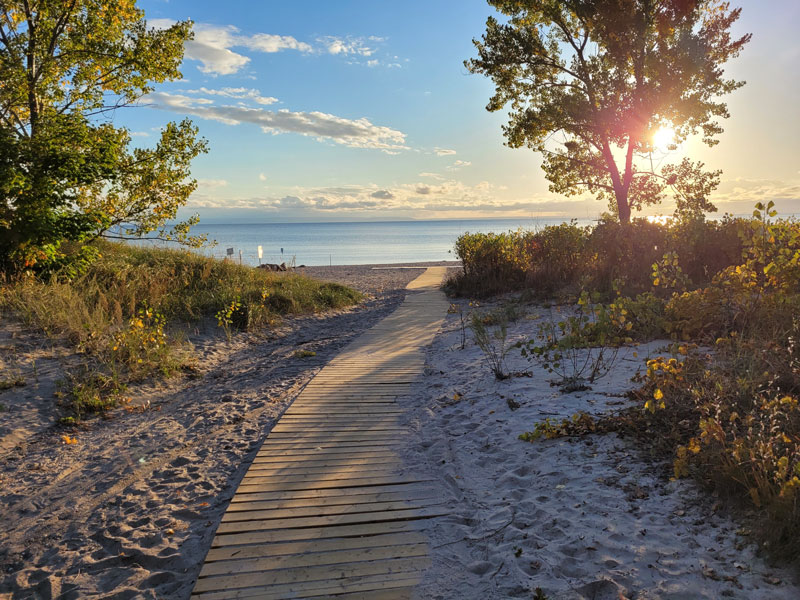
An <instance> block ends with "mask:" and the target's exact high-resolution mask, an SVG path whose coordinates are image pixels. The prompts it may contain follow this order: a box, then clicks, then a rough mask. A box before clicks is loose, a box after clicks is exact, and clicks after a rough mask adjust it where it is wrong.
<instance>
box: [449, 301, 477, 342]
mask: <svg viewBox="0 0 800 600" xmlns="http://www.w3.org/2000/svg"><path fill="white" fill-rule="evenodd" d="M469 304H470V306H472V302H470V303H469ZM447 313H448V314H451V315H458V319H459V321H460V324H461V349H462V350H463V349H464V348H466V347H467V316H466V315H465V314H464V309H463V307H462V306H461V305H460V304H451V305H450V306H449V307H448V309H447Z"/></svg>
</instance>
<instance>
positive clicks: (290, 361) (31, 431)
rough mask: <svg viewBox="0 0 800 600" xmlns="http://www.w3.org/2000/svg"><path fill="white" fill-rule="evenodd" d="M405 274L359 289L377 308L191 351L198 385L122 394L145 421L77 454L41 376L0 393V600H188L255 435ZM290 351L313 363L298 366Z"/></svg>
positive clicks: (388, 301)
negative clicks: (196, 358) (1, 449)
mask: <svg viewBox="0 0 800 600" xmlns="http://www.w3.org/2000/svg"><path fill="white" fill-rule="evenodd" d="M364 273H365V275H364V278H368V272H367V271H365V272H364ZM416 274H418V273H416V271H394V272H391V273H390V274H385V275H383V276H382V277H381V278H379V280H376V281H368V280H365V279H364V278H362V280H361V281H360V282H359V283H360V287H361V289H362V290H364V291H367V292H369V293H372V294H374V297H373V298H372V299H371V300H369V301H367V302H366V303H365V304H363V305H362V306H360V307H358V308H355V309H351V310H345V311H340V312H338V313H336V314H330V315H324V316H314V317H303V318H297V319H293V320H291V321H287V322H286V323H285V324H284V325H283V326H282V327H280V328H279V329H278V330H277V331H275V332H273V333H271V334H270V335H268V336H253V335H241V336H239V337H238V338H237V339H236V340H235V341H234V343H233V344H231V345H228V344H227V343H225V342H224V341H221V340H220V338H219V337H218V336H217V337H215V338H206V339H205V340H204V341H203V340H199V341H198V345H197V350H198V354H199V355H200V365H201V369H200V372H199V373H197V376H196V378H194V379H188V378H186V379H182V380H177V381H172V382H168V383H166V384H164V385H159V386H141V387H139V388H136V389H133V390H131V391H132V392H133V394H134V401H135V402H134V404H138V405H142V406H146V407H148V408H147V409H144V410H138V409H137V410H135V411H131V412H127V411H125V410H121V409H120V410H116V411H114V412H112V413H111V414H110V415H109V419H108V420H100V419H95V420H90V421H87V422H86V423H85V425H84V426H83V427H82V428H81V429H79V430H77V431H76V432H74V435H75V436H76V437H77V439H78V442H77V443H76V444H74V445H69V446H67V445H63V444H61V442H60V436H61V433H63V431H62V430H60V429H58V428H56V427H54V426H53V425H52V420H50V418H51V416H52V403H53V399H52V397H46V396H47V395H46V394H45V393H44V392H45V391H46V390H45V389H44V388H45V387H46V386H47V385H51V384H52V377H51V378H50V379H47V378H46V377H45V376H44V374H41V373H40V381H39V383H37V384H34V383H31V384H30V385H31V387H30V388H28V389H29V390H33V391H32V392H31V394H32V396H31V398H32V399H29V400H30V401H29V400H26V401H25V402H22V401H19V400H18V398H19V397H20V396H19V395H18V392H19V389H12V390H6V391H4V392H2V393H0V403H2V404H3V406H4V407H8V410H6V411H4V412H3V421H2V422H3V426H4V427H5V428H6V431H7V435H9V436H16V438H15V439H17V438H19V437H23V438H24V441H23V442H22V443H18V444H16V445H13V444H10V445H13V446H14V447H13V449H12V450H11V451H10V452H6V453H4V454H2V455H0V523H2V526H1V527H2V529H0V573H1V575H0V577H2V579H0V597H3V595H6V596H8V597H10V598H55V597H58V598H65V599H68V598H86V597H112V596H113V597H114V598H134V597H135V598H185V597H188V595H189V592H190V590H191V586H192V584H193V582H194V580H195V578H196V576H197V573H198V572H199V569H200V566H201V564H202V560H203V557H204V556H205V553H206V551H207V549H208V547H209V544H210V541H211V538H212V536H213V532H214V529H215V528H216V526H217V524H218V522H219V519H220V517H221V516H222V513H223V512H224V510H225V507H226V506H227V503H228V500H229V499H230V497H231V495H232V494H233V491H234V490H235V489H236V486H237V485H238V482H239V480H240V479H241V477H242V476H243V474H244V471H245V470H246V467H247V465H248V464H249V462H250V461H251V460H252V457H253V456H254V454H255V450H256V449H257V448H258V446H259V445H260V443H261V441H262V440H263V438H264V436H265V435H266V433H267V432H269V430H270V428H271V427H272V425H273V424H274V423H275V421H276V420H277V418H278V417H279V416H280V415H281V414H282V413H283V411H284V410H285V409H286V407H287V406H288V405H289V404H290V402H291V401H292V399H293V398H294V397H295V396H296V395H297V393H298V392H299V391H300V390H301V389H302V387H303V386H304V385H305V384H306V382H307V381H308V380H309V379H310V378H311V377H312V376H313V375H314V374H315V373H316V372H317V371H318V370H319V369H320V368H321V367H322V366H323V365H324V364H325V363H326V362H327V361H328V360H329V359H330V358H332V357H333V356H335V355H336V354H337V353H338V352H339V350H340V349H341V348H342V347H344V346H345V345H346V344H347V343H348V342H349V341H350V340H352V339H353V338H354V337H355V336H357V335H358V334H359V333H360V332H361V331H363V330H364V329H366V328H368V327H370V326H371V325H372V324H374V323H375V322H377V321H378V320H379V319H381V318H382V317H383V316H385V315H386V314H388V312H390V311H391V310H393V309H394V307H395V306H397V304H398V302H399V301H400V300H401V299H402V298H403V297H404V291H403V290H402V288H403V287H404V286H405V285H406V283H407V282H408V281H409V280H410V279H413V277H415V276H416ZM10 326H11V325H9V324H8V323H7V322H4V323H2V327H3V328H5V327H10ZM8 343H9V344H15V343H16V338H15V339H14V340H12V341H10V342H8ZM14 348H20V346H14ZM298 349H304V350H313V351H315V352H316V356H314V357H310V358H295V356H294V353H295V352H296V351H297V350H298ZM5 352H10V351H8V350H7V347H6V348H4V355H3V356H4V357H6V356H7V354H5ZM15 352H16V351H15ZM17 355H18V356H22V353H21V352H18V353H17ZM17 362H18V364H21V365H22V369H23V371H24V369H25V368H29V367H30V365H28V367H26V366H25V363H24V360H22V359H21V358H20V360H18V361H17ZM61 365H62V367H63V366H65V365H66V366H67V367H68V366H69V360H65V361H63V362H62V363H61ZM55 371H56V375H58V373H57V371H58V369H56V370H55ZM61 373H62V374H63V370H62V371H61ZM27 374H28V375H30V376H31V377H30V378H29V381H31V382H33V381H34V378H33V377H32V373H27ZM35 386H40V388H38V389H33V388H34V387H35ZM26 387H27V386H26ZM20 389H22V390H25V389H26V388H20ZM26 393H27V392H26ZM36 397H38V400H37V399H36ZM31 402H34V404H35V402H38V406H36V405H34V406H31ZM35 415H39V416H38V417H37V418H38V419H39V420H38V421H36V419H33V416H35ZM14 419H17V420H18V422H19V423H20V426H22V425H24V429H25V431H24V434H23V435H22V436H17V434H15V433H14V432H15V431H16V430H18V429H19V427H17V428H15V427H14ZM109 595H112V596H109Z"/></svg>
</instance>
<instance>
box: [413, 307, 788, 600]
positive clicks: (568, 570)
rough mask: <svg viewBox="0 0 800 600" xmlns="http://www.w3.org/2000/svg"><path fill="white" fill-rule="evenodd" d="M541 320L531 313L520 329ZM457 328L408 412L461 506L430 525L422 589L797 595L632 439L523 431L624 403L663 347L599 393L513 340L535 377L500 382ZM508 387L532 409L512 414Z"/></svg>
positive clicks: (475, 593)
mask: <svg viewBox="0 0 800 600" xmlns="http://www.w3.org/2000/svg"><path fill="white" fill-rule="evenodd" d="M465 310H469V309H468V308H466V307H465ZM535 310H538V311H539V312H540V313H542V312H547V311H544V310H543V309H535ZM534 330H535V323H534V322H533V321H531V320H521V321H520V322H518V323H516V324H513V325H512V326H511V327H510V328H509V339H510V340H511V341H512V342H514V341H517V340H518V339H521V338H523V337H524V336H526V335H530V334H532V333H533V332H534ZM460 337H461V333H460V324H459V321H458V316H457V315H449V316H448V319H447V321H446V324H445V327H444V330H443V333H441V334H440V335H439V336H438V337H437V339H436V340H435V341H434V344H433V346H432V348H431V349H430V351H429V353H428V367H427V369H426V376H425V377H424V378H422V380H421V381H420V383H419V385H418V386H417V394H416V395H415V396H414V399H413V401H412V405H411V412H410V413H409V417H408V419H409V423H410V424H411V425H412V427H413V428H414V430H415V435H414V439H413V442H412V443H411V444H410V445H409V447H408V448H407V450H406V452H405V456H406V459H407V460H408V462H409V466H410V468H411V469H412V470H414V471H415V472H420V473H423V474H425V473H427V474H429V475H431V476H433V477H434V478H436V479H438V480H439V481H441V484H442V485H441V487H442V493H443V494H444V496H445V497H446V498H447V501H448V503H449V505H450V506H451V508H452V514H451V516H449V517H447V518H443V519H438V520H437V522H436V523H435V525H434V527H433V530H432V546H433V557H432V558H433V565H434V566H433V568H432V569H431V571H430V572H429V573H428V575H427V577H426V580H425V582H424V585H423V586H422V587H421V588H420V590H419V593H418V597H419V598H425V599H428V598H459V599H464V600H467V599H475V600H483V599H487V598H531V597H532V596H533V590H534V589H535V588H536V587H541V588H542V590H543V591H544V592H545V593H546V594H547V597H548V598H550V599H555V598H558V599H561V598H564V599H567V598H569V599H572V598H575V599H578V598H585V599H597V600H600V599H614V600H619V599H621V598H628V599H634V598H635V599H639V600H643V599H655V598H663V599H674V600H677V599H686V600H688V599H696V598H709V599H710V598H726V597H727V598H742V599H748V600H753V599H787V600H788V599H795V600H796V599H797V598H800V588H798V587H795V586H794V585H792V584H791V583H790V581H791V576H790V574H789V573H787V572H786V571H782V570H780V569H777V568H772V567H769V566H767V565H766V564H765V562H764V561H762V560H761V559H760V558H758V557H756V556H755V554H754V548H753V547H752V546H751V545H747V540H746V539H741V538H739V537H737V535H736V530H737V528H738V527H739V526H738V525H736V524H734V523H733V522H732V521H731V520H730V519H728V518H726V516H724V515H722V514H720V513H718V512H714V508H718V507H714V506H713V505H714V502H713V498H709V497H708V496H707V495H705V494H703V493H702V492H701V491H699V490H697V489H696V488H695V487H694V486H693V484H692V483H690V482H689V481H685V480H684V481H679V482H672V483H670V482H669V481H668V480H667V479H666V478H664V477H661V475H663V471H659V470H658V469H657V468H656V467H654V466H651V465H647V464H645V462H643V460H642V458H641V455H640V454H639V452H638V451H637V449H636V448H635V447H634V446H633V445H632V444H633V442H628V441H625V440H620V439H619V438H617V437H616V436H615V435H591V436H587V437H583V438H579V439H563V438H562V439H556V440H543V439H540V440H539V441H536V442H533V443H528V442H523V441H520V440H518V439H517V436H518V435H519V434H520V433H522V432H524V431H529V430H532V429H533V426H534V423H536V422H538V421H542V420H543V419H545V418H546V417H551V418H553V417H556V418H563V417H568V416H570V415H572V414H574V413H575V412H577V411H579V410H583V411H586V412H588V413H590V414H600V413H603V412H607V411H610V410H614V409H619V408H620V407H622V406H626V405H627V404H628V403H629V401H628V400H626V399H624V397H622V394H623V393H624V392H625V391H626V390H629V389H631V388H633V387H634V384H633V383H631V382H630V378H631V376H632V375H633V374H634V373H635V372H636V370H637V369H638V368H640V367H641V366H642V365H643V361H644V359H645V356H646V355H647V353H648V351H650V352H654V351H655V350H656V349H657V348H658V347H659V346H660V344H649V345H648V346H645V347H641V348H639V349H638V352H639V355H640V356H639V358H638V359H634V358H633V357H632V356H630V354H629V352H630V351H628V352H625V353H623V355H621V356H620V360H619V361H618V363H617V365H616V367H615V369H614V371H613V372H612V373H611V374H610V375H609V376H608V377H606V378H605V379H601V380H600V381H598V382H597V383H596V384H595V385H594V386H593V389H592V390H591V391H589V392H578V393H572V394H562V393H560V392H559V391H558V389H557V388H554V387H551V386H550V384H549V381H548V380H549V379H551V378H552V376H550V375H548V374H547V373H546V372H544V371H543V370H542V369H541V368H538V367H532V365H531V364H530V363H528V362H527V361H526V360H525V359H523V358H521V357H520V355H519V352H518V351H516V350H512V351H511V353H510V355H509V359H508V363H509V367H510V368H511V370H512V371H513V370H518V371H522V370H528V369H533V377H515V378H513V379H510V380H506V381H497V380H495V378H494V376H493V375H492V374H491V373H490V371H489V368H488V366H487V365H486V363H485V362H484V359H483V355H482V353H481V351H480V349H478V348H477V347H476V346H475V344H474V342H473V341H472V335H471V333H470V332H469V330H468V331H467V339H468V342H467V347H466V349H464V350H461V349H460ZM661 345H663V344H661ZM455 393H458V394H460V395H461V396H462V397H461V399H460V400H458V401H455V400H454V394H455ZM508 398H513V399H514V400H516V401H517V402H519V403H520V404H521V407H520V408H519V409H517V410H514V411H512V410H511V409H510V408H509V406H508V404H507V399H508Z"/></svg>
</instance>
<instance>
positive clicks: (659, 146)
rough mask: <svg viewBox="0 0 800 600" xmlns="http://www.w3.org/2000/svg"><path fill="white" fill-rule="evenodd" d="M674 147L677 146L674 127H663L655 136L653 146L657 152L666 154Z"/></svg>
mask: <svg viewBox="0 0 800 600" xmlns="http://www.w3.org/2000/svg"><path fill="white" fill-rule="evenodd" d="M673 145H675V130H674V129H673V128H672V127H667V126H666V125H662V126H661V127H659V128H658V131H656V132H655V133H654V134H653V146H654V147H655V149H656V150H660V151H661V152H666V151H667V150H669V149H670V146H673Z"/></svg>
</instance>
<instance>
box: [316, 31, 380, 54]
mask: <svg viewBox="0 0 800 600" xmlns="http://www.w3.org/2000/svg"><path fill="white" fill-rule="evenodd" d="M369 39H370V40H371V41H374V42H382V41H383V39H382V38H376V37H374V36H373V37H371V38H369ZM317 41H318V42H319V43H320V44H322V45H323V47H324V48H325V51H326V52H328V54H345V55H347V54H353V55H357V56H365V57H366V56H372V55H373V54H375V48H372V47H370V46H368V45H367V44H366V40H365V38H362V37H351V36H347V37H344V38H341V37H335V36H331V35H326V36H324V37H319V38H317Z"/></svg>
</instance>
